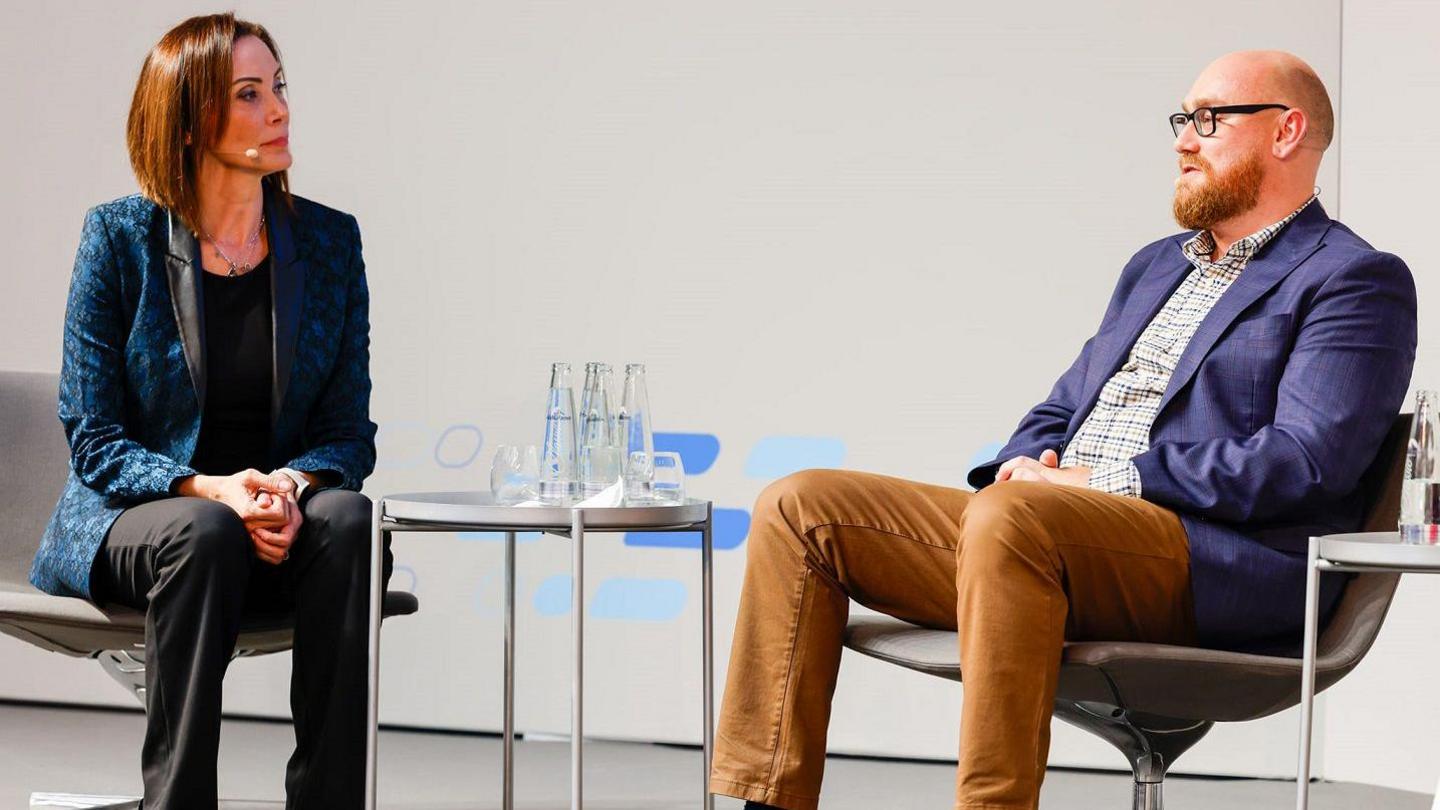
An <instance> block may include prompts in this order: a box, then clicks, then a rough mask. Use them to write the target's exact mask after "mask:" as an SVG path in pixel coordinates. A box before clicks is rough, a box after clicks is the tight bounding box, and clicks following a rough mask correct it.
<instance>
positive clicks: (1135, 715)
mask: <svg viewBox="0 0 1440 810" xmlns="http://www.w3.org/2000/svg"><path fill="white" fill-rule="evenodd" d="M1409 432H1410V415H1409V414H1401V415H1400V416H1399V417H1398V418H1397V419H1396V421H1395V423H1394V424H1393V425H1392V426H1391V429H1390V433H1389V434H1388V435H1387V436H1386V437H1385V441H1384V444H1383V445H1382V447H1381V448H1380V451H1379V453H1378V454H1377V455H1376V458H1375V460H1374V461H1373V462H1372V463H1371V465H1370V468H1369V469H1368V470H1367V471H1366V473H1365V475H1364V476H1363V477H1362V479H1361V484H1360V486H1361V487H1362V488H1363V491H1364V492H1365V493H1366V498H1367V501H1366V502H1367V503H1368V504H1369V514H1368V516H1367V519H1366V523H1365V527H1364V531H1394V530H1395V528H1396V523H1397V521H1398V518H1399V512H1400V479H1401V474H1402V473H1403V470H1404V462H1405V445H1406V442H1407V439H1408V437H1409ZM1399 579H1400V575H1399V574H1384V573H1371V574H1359V575H1356V576H1355V577H1354V578H1353V579H1352V580H1351V581H1350V582H1349V584H1348V585H1346V588H1345V591H1344V594H1343V595H1342V597H1341V599H1340V603H1339V605H1338V606H1337V607H1336V609H1335V614H1334V616H1333V617H1332V618H1331V620H1330V623H1329V625H1328V626H1326V628H1325V629H1324V631H1323V632H1322V633H1321V635H1320V640H1319V646H1318V648H1317V655H1316V675H1315V689H1316V691H1317V692H1319V691H1320V690H1322V689H1325V688H1327V687H1329V686H1330V685H1331V684H1333V683H1335V682H1336V681H1338V680H1340V679H1341V678H1342V677H1344V676H1345V675H1346V674H1348V673H1349V672H1350V671H1351V670H1352V669H1354V668H1355V666H1356V665H1357V664H1359V663H1360V659H1361V658H1363V657H1364V655H1365V653H1366V652H1367V651H1369V649H1370V645H1371V644H1372V643H1374V641H1375V636H1376V635H1377V634H1378V633H1379V632H1380V624H1381V622H1383V621H1384V619H1385V613H1386V611H1387V610H1388V609H1389V607H1390V600H1391V597H1393V596H1394V594H1395V587H1396V584H1397V583H1398V582H1399ZM845 646H847V647H849V648H850V649H852V650H856V651H857V652H861V653H864V654H865V655H868V656H871V657H872V658H878V659H880V660H882V661H888V662H890V663H892V664H899V665H900V666H902V667H905V668H907V669H913V670H916V671H918V672H924V673H927V674H930V675H936V676H938V677H941V678H948V679H950V680H953V681H959V680H961V677H960V656H959V652H958V649H957V644H956V638H955V633H953V632H950V631H945V630H931V629H928V628H923V627H917V626H915V625H913V624H909V623H907V622H903V621H900V620H899V619H892V618H889V617H882V616H857V617H855V618H852V619H851V620H850V622H849V625H848V626H847V627H846V629H845ZM1299 655H1300V640H1299V639H1298V638H1297V639H1296V641H1295V649H1294V657H1289V656H1276V655H1256V654H1251V653H1236V652H1223V651H1218V650H1207V649H1200V648H1197V647H1179V646H1171V645H1166V644H1141V643H1135V642H1079V643H1067V644H1066V645H1065V652H1064V657H1063V659H1062V662H1061V666H1060V683H1059V691H1058V695H1057V698H1056V701H1055V714H1056V716H1058V717H1060V718H1061V719H1062V720H1065V721H1066V722H1068V723H1070V724H1072V725H1075V726H1078V727H1080V728H1082V729H1084V730H1086V731H1088V732H1090V733H1092V734H1095V735H1097V736H1099V737H1101V738H1102V739H1104V740H1106V741H1107V742H1109V743H1111V744H1112V745H1114V746H1115V747H1116V748H1118V749H1120V751H1121V753H1123V754H1124V755H1125V757H1126V759H1128V760H1129V761H1130V768H1131V770H1132V772H1133V773H1134V776H1135V790H1134V805H1133V806H1134V808H1136V810H1158V808H1160V807H1161V806H1162V801H1163V799H1162V788H1163V785H1164V780H1165V773H1166V771H1168V770H1169V768H1170V766H1171V765H1172V764H1173V763H1174V762H1175V759H1176V758H1177V757H1179V756H1180V755H1181V754H1183V753H1184V752H1185V751H1186V750H1188V749H1189V748H1190V746H1192V745H1194V744H1195V743H1196V742H1198V741H1199V740H1200V738H1201V737H1203V736H1205V734H1206V732H1208V731H1209V730H1210V727H1211V726H1213V725H1214V724H1215V723H1216V722H1236V721H1241V720H1255V719H1258V718H1261V717H1265V716H1267V715H1271V714H1275V713H1276V712H1279V711H1282V710H1284V709H1288V708H1290V707H1291V706H1296V705H1298V704H1299V703H1300V658H1299Z"/></svg>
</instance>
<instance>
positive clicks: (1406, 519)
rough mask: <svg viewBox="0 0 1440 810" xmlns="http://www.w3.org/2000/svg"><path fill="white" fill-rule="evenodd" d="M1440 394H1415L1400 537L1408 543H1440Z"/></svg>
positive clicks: (1406, 454) (1401, 510)
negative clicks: (1439, 432)
mask: <svg viewBox="0 0 1440 810" xmlns="http://www.w3.org/2000/svg"><path fill="white" fill-rule="evenodd" d="M1437 406H1440V394H1437V393H1436V392H1435V391H1417V392H1415V421H1414V422H1413V423H1412V424H1411V426H1410V443H1409V445H1408V446H1407V447H1406V450H1405V480H1404V482H1403V484H1402V485H1401V490H1400V537H1401V539H1402V540H1404V541H1405V542H1406V543H1418V544H1428V545H1436V544H1440V525H1437V524H1440V476H1437V473H1440V470H1437V463H1440V459H1437V458H1436V454H1437V452H1440V447H1437V446H1436V441H1437V436H1436V431H1437V429H1440V414H1437V413H1436V407H1437Z"/></svg>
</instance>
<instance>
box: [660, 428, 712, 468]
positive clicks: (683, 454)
mask: <svg viewBox="0 0 1440 810" xmlns="http://www.w3.org/2000/svg"><path fill="white" fill-rule="evenodd" d="M655 449H656V451H658V452H671V453H679V454H680V463H681V464H684V465H685V474H686V475H687V476H688V475H700V474H701V473H704V472H705V471H707V470H709V469H710V468H711V467H713V466H714V465H715V458H716V456H719V455H720V440H719V439H718V438H716V437H715V436H714V435H712V434H709V433H656V434H655Z"/></svg>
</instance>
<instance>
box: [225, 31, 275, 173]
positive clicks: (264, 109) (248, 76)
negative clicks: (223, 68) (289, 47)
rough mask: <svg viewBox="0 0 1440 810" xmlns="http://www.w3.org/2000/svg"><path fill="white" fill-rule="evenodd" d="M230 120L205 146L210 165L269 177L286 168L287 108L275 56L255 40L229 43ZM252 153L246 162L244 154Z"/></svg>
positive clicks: (258, 40) (242, 39)
mask: <svg viewBox="0 0 1440 810" xmlns="http://www.w3.org/2000/svg"><path fill="white" fill-rule="evenodd" d="M233 53H234V71H233V73H232V74H231V75H232V76H233V78H232V79H231V82H230V115H229V120H228V121H227V122H226V124H225V130H224V131H223V132H221V133H220V137H219V139H218V140H217V141H216V143H215V145H214V146H213V147H211V150H210V151H211V155H212V156H213V157H214V158H215V160H217V161H219V162H220V163H222V164H224V165H225V166H227V167H229V168H233V169H240V170H244V171H251V172H256V173H259V174H262V175H263V174H270V173H272V172H278V171H284V170H285V169H288V168H290V164H291V162H292V159H291V157H290V105H289V103H288V102H286V101H285V77H284V76H283V75H282V74H281V72H280V63H279V62H277V61H275V55H274V54H272V53H270V49H269V48H268V47H266V45H265V43H264V42H262V41H260V39H259V38H258V37H252V36H245V37H241V38H239V39H237V40H235V48H234V51H233ZM249 149H253V150H255V153H256V156H255V157H250V156H249V155H247V154H246V150H249Z"/></svg>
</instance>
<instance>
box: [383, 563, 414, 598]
mask: <svg viewBox="0 0 1440 810" xmlns="http://www.w3.org/2000/svg"><path fill="white" fill-rule="evenodd" d="M407 580H408V582H407ZM419 587H420V579H419V577H416V576H415V569H414V568H411V567H410V566H408V565H397V566H395V567H394V568H392V569H391V570H390V585H389V586H388V588H389V590H392V591H406V592H408V593H415V592H416V591H417V590H418V589H419Z"/></svg>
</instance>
